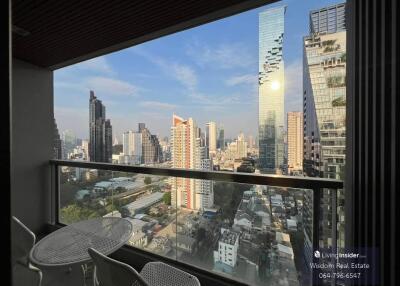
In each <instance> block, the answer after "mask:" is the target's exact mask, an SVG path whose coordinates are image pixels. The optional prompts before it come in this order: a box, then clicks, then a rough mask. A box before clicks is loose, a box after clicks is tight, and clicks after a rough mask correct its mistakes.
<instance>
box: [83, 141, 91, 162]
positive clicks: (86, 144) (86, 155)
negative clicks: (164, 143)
mask: <svg viewBox="0 0 400 286" xmlns="http://www.w3.org/2000/svg"><path fill="white" fill-rule="evenodd" d="M81 146H82V150H83V153H84V159H85V160H87V161H89V141H88V140H82V144H81Z"/></svg>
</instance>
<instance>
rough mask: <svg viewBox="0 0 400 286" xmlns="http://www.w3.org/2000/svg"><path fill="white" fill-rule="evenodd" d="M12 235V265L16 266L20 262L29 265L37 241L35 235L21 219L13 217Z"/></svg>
mask: <svg viewBox="0 0 400 286" xmlns="http://www.w3.org/2000/svg"><path fill="white" fill-rule="evenodd" d="M11 235H12V239H11V244H12V249H11V255H12V264H13V265H14V264H15V263H16V262H17V261H19V262H20V263H23V264H25V265H28V256H29V252H30V251H31V249H32V247H33V246H34V244H35V241H36V236H35V234H34V233H33V232H32V231H31V230H30V229H29V228H28V227H26V226H25V225H24V224H23V223H22V222H21V221H20V220H19V219H17V218H16V217H15V216H13V217H12V222H11Z"/></svg>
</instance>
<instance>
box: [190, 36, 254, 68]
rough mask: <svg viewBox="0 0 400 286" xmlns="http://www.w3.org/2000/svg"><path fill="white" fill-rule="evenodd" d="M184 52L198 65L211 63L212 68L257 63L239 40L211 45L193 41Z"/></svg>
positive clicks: (244, 65) (240, 66)
mask: <svg viewBox="0 0 400 286" xmlns="http://www.w3.org/2000/svg"><path fill="white" fill-rule="evenodd" d="M186 52H187V54H188V55H189V56H191V57H192V58H193V60H194V61H195V62H196V63H197V64H198V65H200V66H205V65H211V66H212V67H213V68H222V69H231V68H246V67H249V66H251V65H253V64H257V58H256V56H254V55H253V53H251V52H250V51H249V48H248V47H247V46H246V45H245V44H243V43H240V42H237V43H222V44H219V45H217V46H214V47H211V46H208V45H207V44H206V43H200V42H199V41H195V42H193V43H192V44H190V45H188V46H187V49H186Z"/></svg>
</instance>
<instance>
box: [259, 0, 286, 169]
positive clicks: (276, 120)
mask: <svg viewBox="0 0 400 286" xmlns="http://www.w3.org/2000/svg"><path fill="white" fill-rule="evenodd" d="M285 11H286V6H282V7H277V8H271V9H268V10H266V11H264V12H261V13H260V14H259V81H258V84H259V85H258V133H259V158H260V168H261V169H262V171H263V172H268V173H280V170H281V168H282V167H283V157H284V145H283V128H284V63H283V54H282V46H283V35H284V17H285Z"/></svg>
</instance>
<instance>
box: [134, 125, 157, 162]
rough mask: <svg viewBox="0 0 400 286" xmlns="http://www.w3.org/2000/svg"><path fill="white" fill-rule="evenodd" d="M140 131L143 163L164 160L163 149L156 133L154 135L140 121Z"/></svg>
mask: <svg viewBox="0 0 400 286" xmlns="http://www.w3.org/2000/svg"><path fill="white" fill-rule="evenodd" d="M138 127H139V128H138V131H139V133H141V134H142V163H143V164H146V165H149V164H155V163H160V162H161V161H162V150H161V146H160V142H159V141H158V138H157V136H156V135H152V134H151V133H150V130H149V129H147V128H146V125H145V124H144V123H139V125H138Z"/></svg>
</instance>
